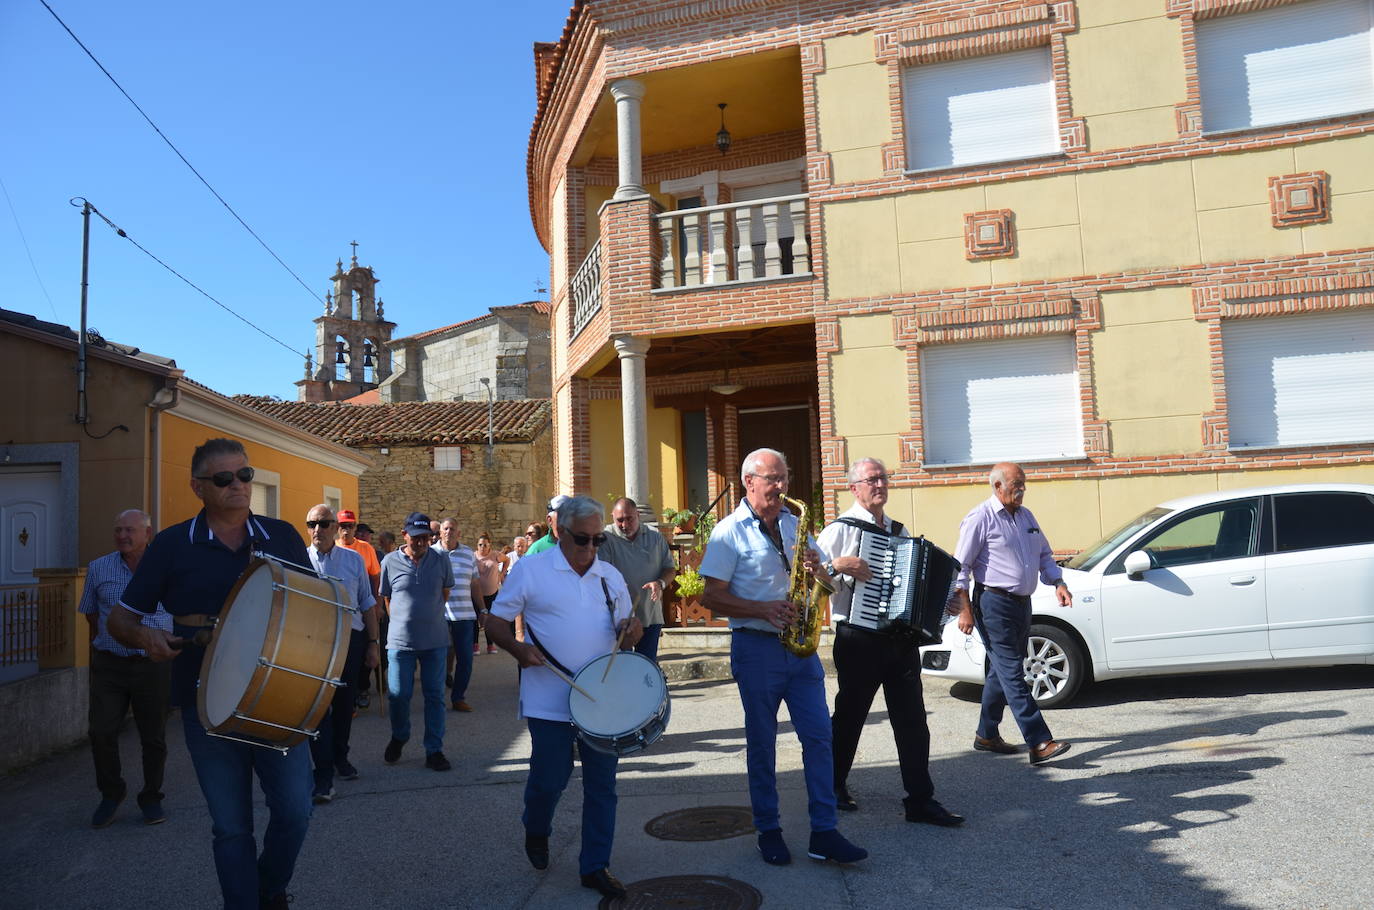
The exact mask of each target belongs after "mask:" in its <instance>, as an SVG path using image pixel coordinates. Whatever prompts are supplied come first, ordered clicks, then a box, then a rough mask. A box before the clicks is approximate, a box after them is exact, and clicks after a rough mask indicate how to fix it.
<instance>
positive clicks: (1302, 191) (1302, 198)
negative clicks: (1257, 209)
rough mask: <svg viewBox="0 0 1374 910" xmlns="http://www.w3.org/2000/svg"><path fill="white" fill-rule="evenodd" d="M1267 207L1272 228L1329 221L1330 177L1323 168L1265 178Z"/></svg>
mask: <svg viewBox="0 0 1374 910" xmlns="http://www.w3.org/2000/svg"><path fill="white" fill-rule="evenodd" d="M1269 210H1270V214H1271V215H1272V217H1273V223H1274V227H1276V228H1284V227H1293V226H1295V225H1300V224H1318V223H1320V222H1323V221H1330V220H1331V178H1330V177H1329V176H1327V173H1326V171H1312V172H1310V173H1307V174H1288V175H1287V176H1284V177H1270V178H1269Z"/></svg>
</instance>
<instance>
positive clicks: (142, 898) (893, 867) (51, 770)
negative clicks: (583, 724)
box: [0, 654, 1374, 910]
mask: <svg viewBox="0 0 1374 910" xmlns="http://www.w3.org/2000/svg"><path fill="white" fill-rule="evenodd" d="M1370 674H1371V670H1370V669H1368V668H1339V669H1333V670H1297V671H1287V672H1277V671H1276V672H1269V673H1245V674H1233V675H1215V676H1208V677H1189V678H1183V679H1170V680H1155V681H1140V680H1131V681H1117V682H1112V683H1106V684H1102V685H1100V686H1096V687H1093V688H1091V689H1089V690H1088V691H1086V692H1085V693H1084V695H1083V697H1082V698H1081V700H1080V702H1079V703H1078V704H1076V705H1075V706H1072V707H1069V708H1065V709H1061V710H1058V711H1054V712H1050V713H1049V714H1048V719H1049V722H1050V724H1051V727H1052V729H1053V731H1054V733H1055V735H1056V736H1057V737H1059V738H1063V739H1068V740H1070V741H1072V742H1073V750H1072V751H1071V752H1070V753H1069V754H1068V755H1067V756H1066V757H1065V758H1064V759H1063V760H1060V761H1057V762H1055V763H1054V764H1053V765H1046V766H1042V767H1040V768H1032V767H1031V766H1030V765H1029V764H1028V763H1027V761H1026V759H1025V757H1024V755H1021V756H1016V757H1011V756H995V755H990V754H985V753H977V752H974V751H972V750H971V749H970V741H971V739H972V734H973V727H974V724H975V722H976V719H977V712H978V706H977V697H978V692H979V690H978V689H977V688H976V687H972V686H968V685H964V684H959V685H955V686H950V684H948V683H937V682H933V681H929V680H928V681H927V682H926V704H927V708H928V710H929V712H930V725H931V730H932V740H933V741H932V754H931V770H932V774H933V775H934V778H935V781H936V789H937V793H936V795H937V798H939V799H940V800H942V801H943V802H944V803H945V805H947V806H948V807H949V808H950V809H952V810H954V811H956V812H959V813H961V814H964V815H966V816H967V817H968V822H967V824H965V825H964V826H963V827H962V828H960V829H953V830H947V829H938V828H933V827H930V826H926V825H915V824H909V823H907V822H905V821H904V819H903V817H902V814H901V804H900V801H899V797H900V795H901V794H900V792H899V778H898V773H897V766H896V756H895V752H894V748H893V744H892V738H891V735H890V733H889V732H888V730H887V729H886V723H887V717H886V713H885V711H884V708H883V704H882V697H881V695H880V696H879V699H878V701H877V703H875V705H874V708H873V713H872V714H871V715H870V718H869V727H868V728H867V730H866V731H865V734H864V739H863V741H862V743H861V745H860V752H859V756H858V761H857V763H856V765H855V769H854V772H853V774H852V775H851V777H850V786H851V790H852V792H853V793H854V796H855V798H856V799H857V800H858V801H859V803H860V809H859V811H858V812H856V813H844V814H842V816H841V824H840V829H841V831H842V832H844V833H845V834H846V835H847V836H848V837H849V838H850V839H851V840H853V841H855V842H856V843H858V844H860V845H862V846H865V847H867V848H868V849H869V850H870V851H871V853H872V856H871V858H870V859H869V860H868V861H866V862H864V863H862V864H859V865H857V866H853V867H838V866H834V865H827V864H820V863H815V862H812V861H810V860H808V859H806V858H805V855H804V854H805V848H806V838H807V824H806V795H805V790H804V787H803V783H802V778H801V772H800V761H801V752H800V748H799V746H798V745H797V742H796V738H795V736H793V735H792V732H791V729H790V726H787V725H785V724H784V726H783V732H782V735H781V738H780V747H779V785H780V789H781V791H782V805H783V826H784V833H785V835H786V837H787V840H788V843H789V845H790V846H791V848H792V851H793V854H794V856H796V857H797V859H796V860H795V861H794V863H793V864H792V865H791V866H788V867H784V868H776V867H771V866H767V865H765V864H764V863H763V862H762V861H761V860H760V858H759V856H758V853H757V851H756V849H755V847H754V837H753V834H752V833H750V834H745V835H743V836H737V837H733V838H728V839H723V840H710V841H696V842H683V841H667V840H660V839H658V838H655V837H652V836H650V835H649V834H647V833H646V831H645V825H646V823H648V822H649V821H650V820H652V819H654V818H656V817H658V816H661V815H662V814H664V813H667V812H671V811H674V810H678V809H683V808H689V807H704V806H732V807H747V805H748V794H747V787H746V782H745V771H744V740H743V735H744V734H743V728H742V716H741V712H740V707H739V702H738V699H737V696H736V693H735V689H734V685H733V683H731V682H730V681H729V680H716V681H695V682H684V683H675V684H674V685H673V695H674V701H673V709H672V721H671V724H670V727H669V730H668V734H667V735H666V736H665V737H664V738H663V739H662V740H661V741H660V742H659V743H658V744H657V746H656V747H655V748H653V749H651V750H650V751H648V752H647V753H643V754H641V755H639V756H635V757H632V758H629V759H625V760H623V761H622V763H621V772H620V777H619V795H620V803H619V817H618V827H617V836H616V849H615V857H614V861H613V863H612V869H613V871H615V872H616V873H617V874H618V875H619V876H620V878H621V879H622V880H623V881H625V882H626V883H627V884H629V883H632V882H636V881H643V880H646V879H651V878H657V877H661V876H686V875H709V876H724V877H728V878H730V879H734V880H738V881H740V882H744V883H747V884H748V885H750V886H752V887H753V888H755V889H757V891H758V892H759V893H760V894H761V895H762V898H763V904H762V905H763V906H765V907H775V908H790V907H808V908H813V907H818V908H851V907H852V908H865V910H881V908H888V907H892V908H897V907H901V908H908V907H913V906H921V907H935V908H943V907H977V908H1000V907H1008V908H1011V907H1015V908H1061V907H1062V908H1085V907H1087V908H1096V907H1103V908H1111V907H1133V908H1135V907H1142V906H1151V907H1181V908H1184V907H1199V908H1201V907H1207V908H1251V907H1254V908H1259V907H1264V908H1276V907H1304V908H1306V907H1332V908H1346V907H1359V906H1369V905H1370V903H1371V898H1370V893H1371V890H1374V889H1372V888H1371V886H1374V870H1372V869H1371V864H1370V855H1371V848H1374V812H1372V811H1371V809H1370V792H1371V774H1370V763H1371V753H1372V752H1374V738H1371V734H1374V693H1372V692H1371V690H1370V687H1369V683H1370V679H1371V676H1370ZM515 678H516V676H515V668H514V664H513V662H512V661H511V660H510V659H509V658H508V657H507V656H506V655H504V654H503V655H482V656H481V657H479V658H478V659H477V661H476V670H475V675H474V681H473V686H472V688H471V689H470V692H469V701H470V702H472V704H473V705H474V706H475V708H476V710H475V711H474V713H472V714H453V713H450V714H449V715H448V732H447V737H446V751H447V754H448V756H449V758H450V759H451V760H452V761H453V764H454V768H453V770H452V771H450V772H448V773H440V772H434V771H429V770H426V769H425V768H424V765H423V760H424V755H423V750H422V749H421V748H420V746H419V736H420V733H419V731H420V724H421V722H422V721H421V719H420V716H419V713H420V712H419V703H418V698H417V701H416V705H415V711H414V713H415V734H414V737H415V738H414V739H413V740H412V744H411V745H410V746H409V747H408V748H407V750H406V752H405V754H404V756H403V757H402V759H401V761H400V763H399V764H397V765H395V766H387V765H385V764H383V762H382V749H383V747H384V746H385V744H386V741H387V738H388V735H389V728H388V725H387V722H386V719H385V717H384V715H383V714H381V713H379V712H378V711H377V710H376V709H375V708H374V709H373V710H371V711H368V712H364V713H362V714H360V716H359V717H358V719H357V721H356V723H355V726H354V734H353V754H352V758H353V761H354V763H355V764H356V765H357V766H358V768H359V771H360V772H361V777H360V779H359V780H356V781H352V782H338V783H337V784H336V786H337V788H338V791H339V796H338V798H337V799H336V800H335V801H334V802H333V803H331V804H329V805H325V806H320V807H317V808H316V809H315V813H314V817H313V819H312V822H311V829H310V834H309V837H308V839H307V841H306V844H305V848H304V850H303V852H302V855H301V857H300V862H299V865H298V866H297V870H296V877H295V880H294V881H293V883H292V888H291V891H292V893H293V895H294V903H293V904H292V906H293V907H294V908H297V910H312V908H330V910H339V908H392V907H417V908H429V907H435V908H446V907H453V908H466V907H473V908H477V907H481V908H493V910H496V908H529V910H535V908H540V910H543V908H576V907H585V908H591V907H595V906H596V905H597V903H598V900H599V896H598V895H596V894H595V893H593V892H591V891H588V890H586V889H583V888H581V887H580V885H579V882H578V877H577V852H578V819H579V814H580V805H581V794H580V780H579V777H578V776H577V773H576V772H574V778H573V782H572V784H571V785H570V787H569V790H568V793H567V795H566V796H565V798H564V802H563V804H562V805H561V806H560V808H559V815H558V818H557V820H556V825H555V831H554V836H553V838H552V841H551V850H552V855H553V859H552V863H551V865H550V867H549V869H548V870H547V871H546V872H542V873H541V872H535V871H533V870H532V869H531V868H530V867H529V865H528V863H527V862H526V860H525V857H524V853H523V850H522V843H523V831H522V828H521V825H520V809H521V791H522V787H523V783H524V774H525V761H526V757H527V750H528V737H527V735H526V733H525V731H524V727H523V723H522V722H521V721H519V720H518V719H517V718H516V716H515V689H514V686H515ZM831 694H832V697H833V680H832V681H831ZM417 695H418V686H417ZM374 704H375V701H374ZM784 716H785V709H784ZM168 730H169V750H170V758H169V763H168V780H167V784H166V787H165V789H166V792H167V801H166V804H165V805H166V809H167V813H168V821H167V822H166V823H165V824H163V825H159V826H153V827H146V826H144V825H143V824H142V823H141V820H140V817H139V815H138V811H137V807H136V806H135V804H134V801H133V799H132V796H131V797H130V798H129V799H128V800H127V801H126V802H125V804H124V806H123V808H122V812H121V814H120V816H119V818H118V819H117V821H116V822H115V823H114V825H112V826H111V827H109V828H107V829H105V830H101V831H94V830H91V829H90V828H89V827H88V825H89V819H90V814H91V812H92V810H93V809H94V808H95V805H96V802H97V801H98V798H99V797H98V793H97V792H96V790H95V787H94V775H93V771H92V767H91V760H90V756H89V753H88V751H87V750H86V749H85V748H84V747H83V748H78V749H73V750H71V751H68V752H65V753H62V754H59V755H55V756H53V757H51V758H49V759H47V760H45V761H43V762H42V763H40V764H38V765H35V766H33V767H31V768H28V769H26V770H23V771H21V772H19V773H16V774H13V775H11V776H9V777H7V778H5V779H4V780H2V781H0V849H3V851H4V854H3V855H4V857H5V862H4V863H3V865H0V895H3V897H0V905H3V906H4V907H7V908H15V910H18V908H30V907H32V908H40V907H41V908H50V907H61V908H79V907H99V908H133V907H140V908H186V907H214V906H216V905H217V904H218V902H219V892H218V888H217V886H216V883H215V876H214V869H213V861H212V858H211V851H210V822H209V817H208V815H207V813H206V811H205V806H204V802H203V800H202V798H201V795H200V792H199V790H198V789H197V787H196V784H195V780H194V776H193V774H192V771H191V766H190V761H189V758H188V757H187V755H186V751H185V748H184V746H183V744H182V741H181V735H180V723H179V720H178V719H177V718H176V717H173V718H172V719H171V721H170V722H169V725H168ZM1003 732H1004V733H1005V734H1007V736H1008V738H1009V739H1010V738H1013V737H1012V734H1013V733H1014V727H1011V726H1007V727H1004V730H1003ZM122 754H123V756H124V762H125V769H126V776H127V775H128V772H130V771H132V778H131V780H130V789H131V792H133V791H136V789H137V787H138V786H139V779H138V773H139V772H138V770H137V769H138V758H137V755H138V753H137V739H136V735H135V733H134V731H133V729H132V725H130V726H129V727H128V728H126V730H125V732H124V735H123V738H122ZM265 822H266V811H265V809H264V808H263V806H262V800H261V796H260V795H259V799H258V825H259V831H261V826H262V825H263V824H265ZM671 905H672V906H676V907H696V906H704V905H703V904H700V903H684V902H681V901H678V902H675V903H672V904H671ZM640 906H648V904H641V905H640Z"/></svg>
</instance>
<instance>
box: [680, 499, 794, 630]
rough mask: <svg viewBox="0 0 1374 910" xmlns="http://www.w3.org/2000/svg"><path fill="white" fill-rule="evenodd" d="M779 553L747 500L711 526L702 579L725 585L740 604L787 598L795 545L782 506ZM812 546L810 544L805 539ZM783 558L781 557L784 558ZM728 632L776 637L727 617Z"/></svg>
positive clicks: (755, 622) (765, 625)
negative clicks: (745, 631) (744, 631)
mask: <svg viewBox="0 0 1374 910" xmlns="http://www.w3.org/2000/svg"><path fill="white" fill-rule="evenodd" d="M778 526H779V528H780V529H781V531H782V550H781V551H779V550H778V548H777V547H776V546H775V545H774V544H773V541H772V539H771V538H770V537H769V536H768V533H767V532H766V531H764V529H763V523H762V522H761V521H760V520H759V517H758V516H757V515H755V514H754V510H753V509H751V508H750V507H749V503H748V501H743V502H741V503H740V504H739V508H737V509H735V511H733V512H731V513H730V514H729V515H727V516H726V517H725V518H722V519H721V520H720V521H719V522H717V523H716V526H715V528H714V529H713V530H712V531H711V539H710V541H708V542H707V544H706V555H705V556H703V557H702V559H701V569H700V572H701V574H702V575H704V576H706V577H708V578H715V579H718V580H720V581H723V582H727V583H728V584H729V586H730V593H731V594H733V595H735V596H736V597H740V598H743V599H745V600H764V601H767V600H786V599H787V588H788V584H789V582H790V581H791V565H792V557H793V554H794V551H795V550H796V544H797V516H795V515H793V514H792V513H791V512H790V511H788V509H787V507H786V506H783V509H782V512H781V513H780V514H779V516H778ZM808 541H810V545H811V546H812V547H814V546H815V545H816V544H815V541H814V540H811V539H810V538H808ZM784 554H785V555H784ZM730 628H732V629H759V630H761V631H764V632H773V633H776V632H777V631H778V630H777V627H775V626H773V625H772V624H771V623H769V622H768V621H767V620H763V619H739V618H736V617H734V616H732V617H730Z"/></svg>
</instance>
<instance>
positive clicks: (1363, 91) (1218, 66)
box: [1197, 0, 1374, 132]
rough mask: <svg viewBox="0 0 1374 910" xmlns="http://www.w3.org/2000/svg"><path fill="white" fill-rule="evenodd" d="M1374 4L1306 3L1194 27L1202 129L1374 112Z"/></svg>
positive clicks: (1364, 0) (1367, 0) (1357, 0)
mask: <svg viewBox="0 0 1374 910" xmlns="http://www.w3.org/2000/svg"><path fill="white" fill-rule="evenodd" d="M1372 32H1374V0H1311V2H1308V3H1294V4H1291V5H1286V6H1281V7H1278V8H1277V9H1268V10H1261V11H1259V12H1254V13H1241V14H1237V15H1233V16H1220V17H1218V18H1215V19H1206V20H1203V21H1201V22H1199V23H1198V24H1197V72H1198V84H1199V89H1200V92H1201V96H1202V128H1203V130H1205V131H1207V132H1220V131H1225V130H1238V129H1247V128H1250V127H1260V126H1271V125H1274V124H1280V123H1296V122H1300V121H1303V120H1316V119H1320V118H1323V117H1338V116H1341V115H1344V114H1353V113H1359V112H1363V111H1370V110H1374V41H1372V40H1371V33H1372Z"/></svg>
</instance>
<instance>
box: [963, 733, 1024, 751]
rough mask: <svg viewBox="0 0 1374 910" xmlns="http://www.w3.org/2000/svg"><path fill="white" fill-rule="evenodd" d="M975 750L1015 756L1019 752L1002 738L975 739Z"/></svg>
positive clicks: (978, 737)
mask: <svg viewBox="0 0 1374 910" xmlns="http://www.w3.org/2000/svg"><path fill="white" fill-rule="evenodd" d="M973 748H974V749H976V750H977V751H979V752H996V753H997V754H998V755H1015V754H1016V753H1017V752H1018V751H1019V750H1018V749H1017V748H1016V747H1015V746H1013V745H1012V744H1011V743H1009V742H1007V741H1006V740H1005V739H1003V738H1002V737H1000V736H995V737H993V738H992V739H984V738H983V737H981V736H975V737H973Z"/></svg>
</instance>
